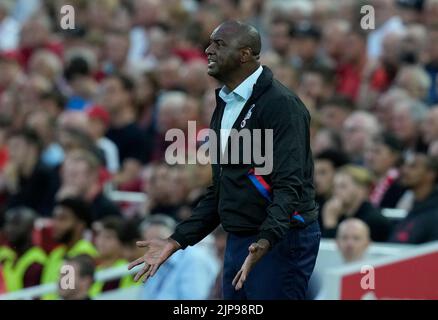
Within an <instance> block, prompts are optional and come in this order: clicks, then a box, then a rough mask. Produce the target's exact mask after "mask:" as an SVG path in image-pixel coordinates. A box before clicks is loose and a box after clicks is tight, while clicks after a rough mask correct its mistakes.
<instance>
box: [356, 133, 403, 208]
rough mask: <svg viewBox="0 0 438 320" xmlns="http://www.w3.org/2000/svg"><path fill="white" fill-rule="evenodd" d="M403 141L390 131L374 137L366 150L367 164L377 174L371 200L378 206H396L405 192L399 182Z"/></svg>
mask: <svg viewBox="0 0 438 320" xmlns="http://www.w3.org/2000/svg"><path fill="white" fill-rule="evenodd" d="M402 152H403V145H402V143H401V142H400V141H399V140H398V139H397V138H396V137H394V136H393V135H391V134H389V133H385V134H382V135H380V136H378V137H376V138H374V139H373V141H372V142H371V144H370V146H368V147H367V149H366V151H365V165H366V167H367V168H368V169H369V170H371V171H372V172H373V174H374V175H375V176H376V178H377V181H376V184H375V185H374V187H373V188H372V190H371V194H370V202H371V203H372V204H373V205H374V206H375V207H378V208H395V207H396V205H397V203H398V201H399V200H400V198H401V197H402V195H403V193H404V192H405V190H406V189H405V188H404V187H402V186H401V185H400V182H399V176H400V172H399V169H398V167H399V165H400V162H401V154H402Z"/></svg>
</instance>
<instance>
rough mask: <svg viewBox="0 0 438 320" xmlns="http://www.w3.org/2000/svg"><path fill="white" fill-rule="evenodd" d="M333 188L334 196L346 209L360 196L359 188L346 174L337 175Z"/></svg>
mask: <svg viewBox="0 0 438 320" xmlns="http://www.w3.org/2000/svg"><path fill="white" fill-rule="evenodd" d="M333 186H334V188H333V194H334V196H335V197H336V198H337V199H339V200H340V201H341V202H342V203H343V205H344V206H346V207H348V205H349V204H350V203H351V202H352V200H354V199H356V198H357V197H358V196H359V187H358V186H357V185H356V183H354V181H353V178H352V177H351V176H350V175H348V174H346V173H342V172H341V173H337V174H336V175H335V179H334V184H333Z"/></svg>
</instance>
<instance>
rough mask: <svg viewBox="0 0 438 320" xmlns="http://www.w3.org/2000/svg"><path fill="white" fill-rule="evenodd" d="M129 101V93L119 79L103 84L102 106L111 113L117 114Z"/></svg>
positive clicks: (111, 79)
mask: <svg viewBox="0 0 438 320" xmlns="http://www.w3.org/2000/svg"><path fill="white" fill-rule="evenodd" d="M128 99H129V93H128V92H126V90H124V88H123V86H122V84H121V83H120V81H119V80H118V79H117V78H109V79H107V80H105V81H104V82H103V84H102V105H103V106H105V108H107V110H108V111H109V112H117V111H119V110H120V108H121V107H123V106H124V105H125V104H126V103H127V101H128Z"/></svg>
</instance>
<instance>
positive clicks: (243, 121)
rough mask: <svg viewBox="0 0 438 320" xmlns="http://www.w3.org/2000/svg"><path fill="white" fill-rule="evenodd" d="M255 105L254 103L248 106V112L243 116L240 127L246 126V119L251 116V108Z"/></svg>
mask: <svg viewBox="0 0 438 320" xmlns="http://www.w3.org/2000/svg"><path fill="white" fill-rule="evenodd" d="M254 107H255V104H253V105H252V106H251V108H249V110H248V112H247V113H246V115H245V117H244V118H243V120H242V122H241V123H240V127H241V128H244V127H245V126H246V120H249V118H251V115H252V109H253V108H254Z"/></svg>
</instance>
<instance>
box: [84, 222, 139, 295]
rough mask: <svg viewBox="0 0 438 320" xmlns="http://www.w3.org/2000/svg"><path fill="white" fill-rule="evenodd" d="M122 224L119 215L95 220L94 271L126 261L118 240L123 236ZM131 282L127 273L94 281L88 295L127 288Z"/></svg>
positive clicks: (117, 265)
mask: <svg viewBox="0 0 438 320" xmlns="http://www.w3.org/2000/svg"><path fill="white" fill-rule="evenodd" d="M123 226H124V225H123V219H122V218H121V217H107V218H104V219H103V220H101V221H98V222H97V225H96V227H95V231H96V238H95V243H96V249H97V252H98V256H97V258H96V260H97V265H96V271H101V270H105V269H108V268H112V267H120V266H124V265H126V264H127V263H128V261H127V260H125V259H123V246H122V242H121V240H120V239H121V238H122V237H123V231H124V230H123V229H124V228H123ZM133 284H134V281H133V279H132V276H131V275H129V274H128V275H126V276H124V277H122V278H119V279H115V280H111V281H106V282H103V281H95V282H94V283H93V285H92V287H91V288H90V297H92V298H93V297H96V296H98V295H99V294H101V293H102V292H105V291H110V290H115V289H118V288H127V287H130V286H132V285H133Z"/></svg>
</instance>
